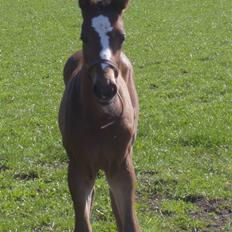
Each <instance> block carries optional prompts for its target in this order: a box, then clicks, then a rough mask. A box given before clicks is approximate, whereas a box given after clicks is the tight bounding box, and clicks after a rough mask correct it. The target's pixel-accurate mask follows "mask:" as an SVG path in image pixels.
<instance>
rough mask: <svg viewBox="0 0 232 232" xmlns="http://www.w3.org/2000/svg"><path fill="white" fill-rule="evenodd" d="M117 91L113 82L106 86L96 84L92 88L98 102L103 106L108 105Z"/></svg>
mask: <svg viewBox="0 0 232 232" xmlns="http://www.w3.org/2000/svg"><path fill="white" fill-rule="evenodd" d="M117 91H118V90H117V86H116V84H114V83H113V82H110V83H107V84H102V83H99V82H97V83H95V85H94V87H93V92H94V95H95V96H96V98H97V100H98V102H99V103H100V104H103V105H107V104H110V103H111V101H112V100H113V98H114V97H115V95H116V94H117Z"/></svg>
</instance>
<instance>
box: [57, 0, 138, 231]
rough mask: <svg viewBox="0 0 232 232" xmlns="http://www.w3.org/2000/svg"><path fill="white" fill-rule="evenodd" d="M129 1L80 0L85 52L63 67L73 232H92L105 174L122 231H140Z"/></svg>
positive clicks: (62, 122)
mask: <svg viewBox="0 0 232 232" xmlns="http://www.w3.org/2000/svg"><path fill="white" fill-rule="evenodd" d="M128 1H129V0H79V5H80V8H81V11H82V16H83V25H82V31H81V39H82V42H83V49H82V50H81V51H79V52H77V53H75V54H74V55H72V56H71V57H70V58H69V59H68V61H67V63H66V64H65V67H64V82H65V92H64V96H63V98H62V101H61V105H60V112H59V126H60V131H61V134H62V138H63V144H64V148H65V150H66V152H67V154H68V157H69V167H68V184H69V189H70V192H71V196H72V200H73V203H74V209H75V230H74V231H75V232H91V231H92V229H91V225H90V214H91V206H92V201H93V194H94V190H93V187H94V182H95V178H96V175H97V172H98V171H99V170H100V169H101V170H103V171H104V172H105V175H106V178H107V181H108V183H109V186H110V197H111V204H112V209H113V213H114V215H115V218H116V222H117V227H118V231H119V232H140V228H139V225H138V222H137V217H136V213H135V207H134V201H135V182H136V177H135V172H134V167H133V163H132V146H133V143H134V140H135V137H136V130H137V122H138V108H139V106H138V97H137V93H136V89H135V84H134V78H133V69H132V65H131V63H130V61H129V60H128V58H127V57H126V56H125V54H124V53H123V52H122V51H121V49H122V44H123V41H124V39H125V32H124V28H123V22H122V13H123V10H124V9H125V8H126V7H127V5H128Z"/></svg>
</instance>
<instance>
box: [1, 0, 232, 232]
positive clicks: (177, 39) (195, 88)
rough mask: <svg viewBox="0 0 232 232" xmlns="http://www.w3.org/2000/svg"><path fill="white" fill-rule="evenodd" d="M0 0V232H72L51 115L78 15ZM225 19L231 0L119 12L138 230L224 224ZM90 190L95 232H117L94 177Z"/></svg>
mask: <svg viewBox="0 0 232 232" xmlns="http://www.w3.org/2000/svg"><path fill="white" fill-rule="evenodd" d="M0 5H1V8H0V19H1V20H0V30H1V37H0V45H1V46H0V65H1V72H0V87H1V92H0V103H1V104H0V105H1V111H0V138H1V142H0V231H1V232H2V231H3V232H5V231H43V232H44V231H71V230H72V228H73V210H72V203H71V199H70V195H69V192H68V188H67V181H66V166H67V157H66V155H65V153H64V150H63V148H62V144H61V136H60V134H59V131H58V127H57V111H58V107H59V101H60V98H61V96H62V92H63V89H64V87H63V80H62V69H63V65H64V62H65V60H66V59H67V57H68V56H69V55H71V54H72V53H73V52H74V51H76V50H77V49H79V48H80V47H81V43H80V41H79V33H80V26H81V17H80V11H79V10H78V8H77V4H75V1H64V0H57V1H54V0H50V1H45V0H42V1H29V0H24V1H12V0H8V1H6V0H0ZM231 15H232V2H231V0H192V1H189V0H183V1H179V0H166V1H161V0H152V1H146V0H133V1H131V5H130V8H129V9H128V11H127V12H126V14H125V17H124V20H125V26H126V31H127V40H126V44H125V46H124V50H125V52H126V53H127V55H128V56H129V57H130V59H131V60H132V62H133V64H134V68H135V73H136V82H137V89H138V94H139V98H140V124H139V133H138V138H137V142H136V145H135V148H134V163H135V167H136V172H137V176H138V188H137V212H138V216H139V221H140V224H141V227H142V229H143V231H144V232H154V231H161V232H169V231H170V232H173V231H177V232H179V231H208V232H211V231H228V232H229V231H232V212H231V209H232V181H231V180H232V136H231V135H232V116H231V115H232V108H231V104H232V55H231V49H232V21H231ZM96 191H97V193H96V199H95V204H94V213H93V230H94V231H101V232H110V231H115V223H114V219H113V216H112V213H111V209H110V203H109V198H108V186H107V185H106V183H105V179H104V176H103V175H102V174H101V175H99V178H98V179H97V183H96Z"/></svg>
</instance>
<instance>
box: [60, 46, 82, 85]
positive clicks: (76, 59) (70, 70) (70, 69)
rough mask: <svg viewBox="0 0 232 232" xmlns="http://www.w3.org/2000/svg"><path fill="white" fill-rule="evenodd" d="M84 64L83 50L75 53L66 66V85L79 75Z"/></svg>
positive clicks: (64, 73)
mask: <svg viewBox="0 0 232 232" xmlns="http://www.w3.org/2000/svg"><path fill="white" fill-rule="evenodd" d="M82 64H83V54H82V50H80V51H78V52H76V53H74V54H73V55H72V56H70V57H69V58H68V60H67V61H66V63H65V65H64V71H63V76H64V83H65V85H67V83H68V82H69V81H70V80H71V79H72V78H73V77H74V76H76V75H77V74H78V72H79V71H80V70H81V67H82Z"/></svg>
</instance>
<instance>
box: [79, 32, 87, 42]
mask: <svg viewBox="0 0 232 232" xmlns="http://www.w3.org/2000/svg"><path fill="white" fill-rule="evenodd" d="M80 39H81V41H82V42H83V43H87V37H86V36H85V35H84V34H81V37H80Z"/></svg>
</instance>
